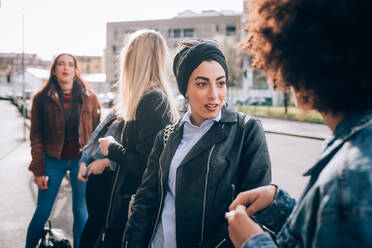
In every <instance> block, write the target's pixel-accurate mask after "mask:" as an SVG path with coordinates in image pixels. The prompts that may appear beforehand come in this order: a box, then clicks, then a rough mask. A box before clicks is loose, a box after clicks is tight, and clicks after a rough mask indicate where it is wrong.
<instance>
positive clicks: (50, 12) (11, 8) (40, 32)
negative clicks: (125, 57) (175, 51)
mask: <svg viewBox="0 0 372 248" xmlns="http://www.w3.org/2000/svg"><path fill="white" fill-rule="evenodd" d="M0 5H1V6H0V37H1V38H0V53H4V52H6V53H9V52H22V50H23V47H24V52H25V53H36V54H38V55H39V56H40V57H41V58H43V59H45V60H50V59H52V57H53V55H55V54H58V53H61V52H68V53H72V54H74V55H95V56H96V55H98V56H101V55H103V50H104V48H105V46H106V23H107V22H116V21H133V20H152V19H167V18H172V17H174V16H176V15H177V14H178V13H179V12H182V11H184V10H187V9H189V10H192V11H194V12H197V13H200V12H201V11H202V10H218V11H220V10H223V9H229V10H235V11H242V10H243V0H182V1H181V0H127V1H125V0H116V1H115V0H99V1H98V0H58V1H57V0H0ZM22 18H23V20H24V25H22ZM23 34H24V39H22V37H23ZM22 41H24V42H22Z"/></svg>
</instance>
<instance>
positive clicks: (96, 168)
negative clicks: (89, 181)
mask: <svg viewBox="0 0 372 248" xmlns="http://www.w3.org/2000/svg"><path fill="white" fill-rule="evenodd" d="M103 169H104V168H103ZM103 169H102V168H101V163H100V159H99V160H96V161H94V162H93V163H91V164H90V165H89V166H88V168H87V170H88V173H87V176H88V177H89V175H90V174H92V173H93V174H94V175H97V174H101V173H102V172H103Z"/></svg>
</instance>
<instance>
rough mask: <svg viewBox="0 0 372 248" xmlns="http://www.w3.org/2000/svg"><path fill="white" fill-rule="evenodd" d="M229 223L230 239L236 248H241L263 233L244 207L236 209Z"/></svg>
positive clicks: (240, 206)
mask: <svg viewBox="0 0 372 248" xmlns="http://www.w3.org/2000/svg"><path fill="white" fill-rule="evenodd" d="M230 213H231V212H230ZM227 222H228V223H229V236H230V239H231V241H232V242H233V244H234V246H235V247H236V248H240V247H241V246H242V245H243V243H244V242H245V241H246V240H248V239H250V237H252V236H253V235H255V234H259V233H263V230H262V228H261V227H260V226H259V225H258V224H257V223H256V222H254V221H253V220H252V219H251V218H250V217H249V216H248V215H247V213H246V208H245V207H244V206H243V205H238V206H237V207H236V209H235V210H234V212H233V214H230V215H229V216H228V217H227Z"/></svg>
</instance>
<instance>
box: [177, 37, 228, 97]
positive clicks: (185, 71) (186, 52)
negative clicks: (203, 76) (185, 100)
mask: <svg viewBox="0 0 372 248" xmlns="http://www.w3.org/2000/svg"><path fill="white" fill-rule="evenodd" d="M210 60H214V61H216V62H218V63H219V64H220V65H221V66H222V68H223V69H224V71H225V76H226V81H227V79H228V69H227V64H226V60H225V56H223V54H222V52H221V50H220V49H219V48H218V47H217V46H216V45H213V44H209V43H205V42H203V43H199V44H198V45H196V46H194V47H192V48H188V47H185V48H183V49H182V50H181V51H179V52H178V53H177V55H176V57H175V58H174V61H173V73H174V75H175V76H176V80H177V85H178V90H179V91H180V93H181V94H182V95H183V96H186V91H187V84H188V82H189V78H190V76H191V73H192V72H193V71H194V70H195V69H196V68H197V67H198V66H199V65H200V64H201V63H202V62H203V61H210Z"/></svg>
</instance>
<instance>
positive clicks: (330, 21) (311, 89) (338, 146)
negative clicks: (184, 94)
mask: <svg viewBox="0 0 372 248" xmlns="http://www.w3.org/2000/svg"><path fill="white" fill-rule="evenodd" d="M249 7H250V12H249V19H248V23H247V31H248V40H247V42H246V43H245V49H246V50H247V51H248V52H249V53H250V54H251V55H252V57H253V61H254V64H253V65H254V67H256V68H258V69H260V70H262V71H264V72H266V73H267V75H268V76H269V78H270V79H271V82H272V84H273V86H274V88H278V89H279V90H282V91H287V90H291V91H293V92H294V95H295V98H296V100H297V106H298V107H299V108H301V109H316V110H318V111H319V112H320V113H321V114H322V116H323V118H324V121H325V123H326V125H327V126H328V127H329V128H330V129H331V130H332V131H333V134H332V136H331V137H329V138H328V139H327V140H326V141H325V143H324V146H323V150H322V153H321V155H320V156H319V159H318V161H317V162H316V164H315V165H314V166H313V167H312V168H310V169H309V170H308V171H307V172H306V173H305V176H310V180H309V183H308V185H307V187H306V188H305V190H304V192H303V194H302V196H301V197H300V199H299V200H298V202H297V203H296V201H295V200H294V199H293V198H292V197H290V196H289V194H288V193H286V192H285V191H284V190H282V189H279V188H278V187H276V186H273V185H271V186H264V187H260V188H257V189H254V190H250V191H246V192H244V193H241V194H239V196H238V197H237V199H236V200H235V201H234V202H233V203H232V204H231V206H230V210H231V211H232V212H230V214H228V216H227V218H228V222H229V231H230V237H231V240H232V241H233V243H234V245H235V246H236V247H276V246H279V247H354V246H358V247H372V218H371V213H372V142H371V141H372V100H371V92H372V77H371V74H370V72H369V69H370V65H371V63H370V58H371V57H372V52H371V51H372V47H371V44H372V33H371V32H369V31H368V30H369V29H370V16H371V14H370V11H371V9H372V2H371V1H368V0H359V1H355V0H354V1H353V0H328V1H324V0H291V1H288V0H261V1H254V2H252V3H251V4H250V6H249ZM252 219H254V220H256V221H257V222H260V223H262V224H264V225H265V226H266V227H268V228H270V229H271V230H272V231H273V232H274V233H275V235H274V239H273V238H272V237H271V236H270V235H269V234H268V233H265V232H263V230H262V229H261V227H260V226H259V225H258V224H256V223H255V222H254V221H253V220H252Z"/></svg>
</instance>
